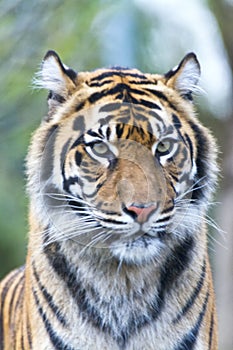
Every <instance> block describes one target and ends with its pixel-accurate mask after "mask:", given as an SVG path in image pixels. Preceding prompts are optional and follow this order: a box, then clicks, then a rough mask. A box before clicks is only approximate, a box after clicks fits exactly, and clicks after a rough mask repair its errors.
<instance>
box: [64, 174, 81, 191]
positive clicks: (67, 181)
mask: <svg viewBox="0 0 233 350" xmlns="http://www.w3.org/2000/svg"><path fill="white" fill-rule="evenodd" d="M75 184H80V179H79V177H78V176H74V177H69V179H65V178H64V179H63V189H64V191H66V192H67V193H71V191H70V186H72V185H75ZM71 194H72V193H71Z"/></svg>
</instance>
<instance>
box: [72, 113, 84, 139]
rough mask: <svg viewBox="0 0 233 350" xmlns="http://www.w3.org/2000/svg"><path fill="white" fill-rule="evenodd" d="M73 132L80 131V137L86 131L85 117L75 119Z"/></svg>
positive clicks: (80, 116)
mask: <svg viewBox="0 0 233 350" xmlns="http://www.w3.org/2000/svg"><path fill="white" fill-rule="evenodd" d="M73 130H75V131H80V135H82V134H83V133H84V131H85V119H84V116H83V115H79V116H78V117H76V118H75V120H74V122H73Z"/></svg>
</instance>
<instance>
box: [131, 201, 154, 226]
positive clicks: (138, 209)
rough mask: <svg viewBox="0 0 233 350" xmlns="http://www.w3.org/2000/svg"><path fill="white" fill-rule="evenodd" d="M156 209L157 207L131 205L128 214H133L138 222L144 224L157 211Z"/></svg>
mask: <svg viewBox="0 0 233 350" xmlns="http://www.w3.org/2000/svg"><path fill="white" fill-rule="evenodd" d="M156 208H157V207H156V205H149V206H144V205H141V204H140V205H131V206H129V207H127V212H128V214H133V215H132V216H134V218H135V219H136V221H137V222H139V223H140V224H142V223H144V222H146V221H147V220H148V218H149V216H150V214H151V213H152V212H153V211H155V209H156Z"/></svg>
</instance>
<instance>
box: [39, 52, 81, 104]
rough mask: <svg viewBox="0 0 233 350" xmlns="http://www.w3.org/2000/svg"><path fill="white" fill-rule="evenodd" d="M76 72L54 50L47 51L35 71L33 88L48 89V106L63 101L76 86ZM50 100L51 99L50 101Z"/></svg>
mask: <svg viewBox="0 0 233 350" xmlns="http://www.w3.org/2000/svg"><path fill="white" fill-rule="evenodd" d="M76 78H77V73H76V72H75V71H73V70H72V69H70V68H68V67H67V66H65V65H64V64H63V63H62V61H61V59H60V57H59V56H58V54H57V53H56V52H55V51H52V50H50V51H48V52H47V53H46V55H45V57H44V59H43V61H42V64H41V69H40V71H39V72H38V73H36V76H35V79H34V81H33V85H34V87H35V88H42V89H47V90H49V91H50V92H49V97H48V103H49V107H51V106H53V107H55V106H56V105H58V104H60V103H62V102H64V101H65V100H66V99H67V97H68V96H69V95H70V94H71V93H72V91H73V90H74V88H75V87H76ZM50 100H52V101H50Z"/></svg>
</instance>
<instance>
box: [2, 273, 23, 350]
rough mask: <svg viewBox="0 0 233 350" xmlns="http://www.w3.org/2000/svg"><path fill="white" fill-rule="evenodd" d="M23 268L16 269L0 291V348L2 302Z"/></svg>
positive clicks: (3, 302)
mask: <svg viewBox="0 0 233 350" xmlns="http://www.w3.org/2000/svg"><path fill="white" fill-rule="evenodd" d="M23 269H24V267H21V268H20V269H18V270H16V271H15V272H14V273H13V274H12V276H11V278H10V279H8V281H6V283H5V285H4V287H3V289H2V291H1V305H0V349H4V317H3V316H4V304H5V299H6V296H7V293H8V290H9V288H10V286H11V284H12V282H13V281H14V279H15V277H16V276H17V275H18V274H19V273H20V272H21V271H22V270H23Z"/></svg>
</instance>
